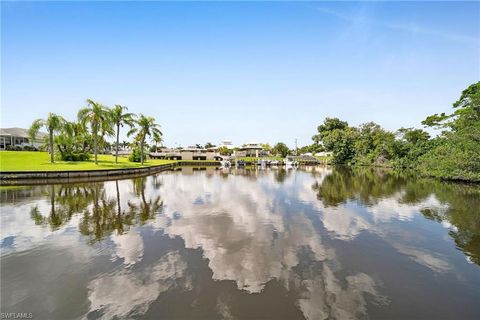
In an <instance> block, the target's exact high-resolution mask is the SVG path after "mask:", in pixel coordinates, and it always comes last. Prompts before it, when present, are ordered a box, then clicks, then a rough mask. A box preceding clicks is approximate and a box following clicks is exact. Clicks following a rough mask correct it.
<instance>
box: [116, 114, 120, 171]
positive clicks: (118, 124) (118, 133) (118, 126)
mask: <svg viewBox="0 0 480 320" xmlns="http://www.w3.org/2000/svg"><path fill="white" fill-rule="evenodd" d="M119 138H120V123H117V145H116V148H115V163H118V143H119Z"/></svg>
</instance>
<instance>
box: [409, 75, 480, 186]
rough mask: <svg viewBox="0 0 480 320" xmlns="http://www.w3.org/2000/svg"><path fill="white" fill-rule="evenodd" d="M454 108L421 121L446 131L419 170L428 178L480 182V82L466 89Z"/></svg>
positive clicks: (424, 157) (435, 142) (425, 157)
mask: <svg viewBox="0 0 480 320" xmlns="http://www.w3.org/2000/svg"><path fill="white" fill-rule="evenodd" d="M453 108H454V112H453V113H452V114H449V115H446V114H440V115H438V114H435V115H432V116H429V117H427V118H426V119H425V120H424V121H423V122H422V124H423V125H425V126H430V127H436V128H442V129H444V131H443V132H442V133H441V134H440V135H439V136H438V137H436V138H435V139H434V141H433V142H432V144H433V147H432V148H431V149H429V150H428V152H426V153H425V154H424V155H423V156H422V157H420V158H419V161H418V166H417V168H418V169H419V170H420V171H421V172H422V173H423V174H425V175H430V176H435V177H440V178H446V179H457V180H468V181H480V161H479V159H480V82H477V83H475V84H472V85H470V86H469V87H468V88H467V89H465V90H464V91H463V92H462V94H461V96H460V98H459V99H458V100H457V101H456V102H454V103H453Z"/></svg>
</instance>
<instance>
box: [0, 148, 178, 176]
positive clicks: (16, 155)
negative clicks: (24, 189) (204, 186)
mask: <svg viewBox="0 0 480 320" xmlns="http://www.w3.org/2000/svg"><path fill="white" fill-rule="evenodd" d="M173 162H176V161H174V160H157V159H149V160H148V161H146V162H145V163H144V165H143V166H142V165H141V164H140V163H138V162H130V161H128V158H126V157H118V163H115V156H112V155H106V154H101V155H98V165H97V164H95V162H94V161H93V156H92V159H91V160H88V161H56V162H55V163H50V155H49V154H48V152H36V151H0V171H2V172H9V171H83V170H111V169H129V168H142V167H150V166H155V165H160V164H166V163H173Z"/></svg>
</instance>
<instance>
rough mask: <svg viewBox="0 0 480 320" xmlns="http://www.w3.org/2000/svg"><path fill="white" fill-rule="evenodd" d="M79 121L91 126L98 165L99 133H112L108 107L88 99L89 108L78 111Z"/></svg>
mask: <svg viewBox="0 0 480 320" xmlns="http://www.w3.org/2000/svg"><path fill="white" fill-rule="evenodd" d="M78 119H79V120H80V122H82V123H83V124H85V125H86V124H87V123H88V124H90V128H91V130H92V135H93V152H94V155H95V164H98V139H99V136H98V133H99V132H100V131H104V132H111V119H110V113H109V110H108V108H107V107H105V106H103V105H102V104H100V103H98V102H95V101H93V100H91V99H87V107H85V108H82V109H80V110H79V111H78Z"/></svg>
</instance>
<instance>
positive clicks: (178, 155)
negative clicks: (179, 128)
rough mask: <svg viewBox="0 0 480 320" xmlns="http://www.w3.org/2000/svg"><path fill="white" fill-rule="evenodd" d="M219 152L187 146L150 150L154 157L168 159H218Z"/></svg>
mask: <svg viewBox="0 0 480 320" xmlns="http://www.w3.org/2000/svg"><path fill="white" fill-rule="evenodd" d="M219 156H220V155H219V154H218V153H217V152H216V151H215V150H210V149H203V148H195V147H188V148H182V149H167V148H165V149H162V150H160V152H151V153H150V157H152V158H154V159H170V160H212V161H213V160H218V159H219Z"/></svg>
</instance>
